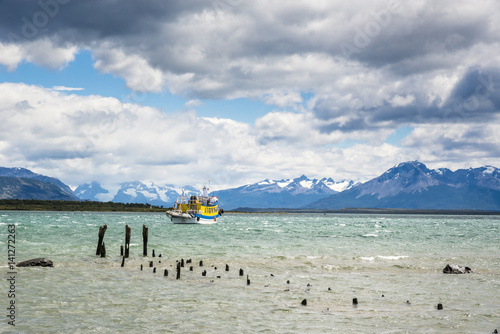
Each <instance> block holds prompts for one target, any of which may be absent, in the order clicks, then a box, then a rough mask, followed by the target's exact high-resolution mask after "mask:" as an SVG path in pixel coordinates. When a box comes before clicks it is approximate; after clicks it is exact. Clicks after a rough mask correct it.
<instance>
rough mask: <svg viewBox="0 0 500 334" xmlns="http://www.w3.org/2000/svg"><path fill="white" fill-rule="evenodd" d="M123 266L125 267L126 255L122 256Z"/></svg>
mask: <svg viewBox="0 0 500 334" xmlns="http://www.w3.org/2000/svg"><path fill="white" fill-rule="evenodd" d="M122 267H125V256H124V257H123V258H122Z"/></svg>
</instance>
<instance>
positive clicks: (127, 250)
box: [125, 225, 132, 258]
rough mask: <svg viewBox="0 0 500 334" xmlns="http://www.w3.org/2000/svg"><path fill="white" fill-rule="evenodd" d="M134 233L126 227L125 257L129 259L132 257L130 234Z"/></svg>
mask: <svg viewBox="0 0 500 334" xmlns="http://www.w3.org/2000/svg"><path fill="white" fill-rule="evenodd" d="M131 233H132V229H131V228H130V227H129V226H128V225H125V257H126V258H128V257H129V255H130V252H129V250H130V234H131Z"/></svg>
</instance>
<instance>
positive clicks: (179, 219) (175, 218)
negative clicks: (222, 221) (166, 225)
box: [167, 212, 219, 225]
mask: <svg viewBox="0 0 500 334" xmlns="http://www.w3.org/2000/svg"><path fill="white" fill-rule="evenodd" d="M167 215H168V216H169V217H170V220H171V221H172V223H174V224H200V225H211V224H215V223H217V220H218V218H219V215H216V216H213V217H197V216H194V215H190V214H186V213H181V214H178V213H175V212H167Z"/></svg>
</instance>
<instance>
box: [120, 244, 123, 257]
mask: <svg viewBox="0 0 500 334" xmlns="http://www.w3.org/2000/svg"><path fill="white" fill-rule="evenodd" d="M120 256H123V245H120Z"/></svg>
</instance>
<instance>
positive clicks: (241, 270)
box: [240, 268, 244, 276]
mask: <svg viewBox="0 0 500 334" xmlns="http://www.w3.org/2000/svg"><path fill="white" fill-rule="evenodd" d="M243 275H244V273H243V269H241V268H240V276H243Z"/></svg>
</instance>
